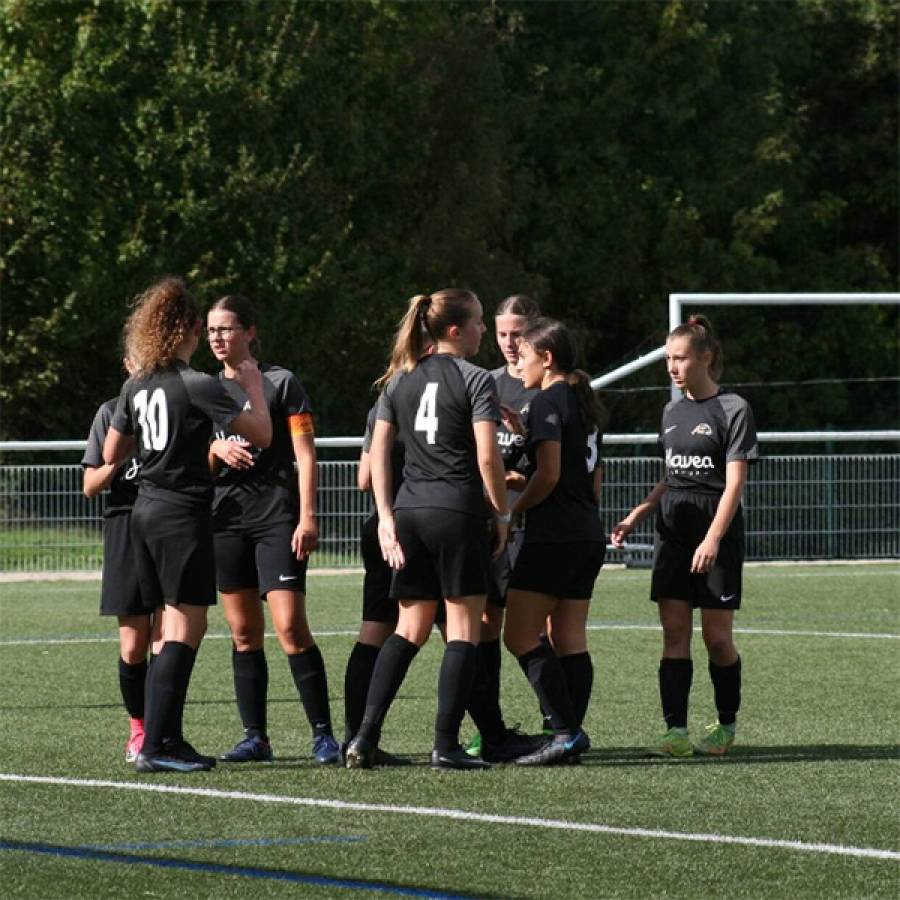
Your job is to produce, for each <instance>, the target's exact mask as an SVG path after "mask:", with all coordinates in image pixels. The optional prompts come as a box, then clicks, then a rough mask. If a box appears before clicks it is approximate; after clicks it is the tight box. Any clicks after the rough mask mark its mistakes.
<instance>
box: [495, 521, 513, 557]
mask: <svg viewBox="0 0 900 900" xmlns="http://www.w3.org/2000/svg"><path fill="white" fill-rule="evenodd" d="M508 540H509V522H501V521H500V520H499V519H498V518H497V517H496V516H495V517H494V552H493V553H492V554H491V559H499V558H500V555H501V554H502V553H503V551H504V550H505V549H506V542H507V541H508Z"/></svg>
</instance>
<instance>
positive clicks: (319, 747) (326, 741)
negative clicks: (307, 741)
mask: <svg viewBox="0 0 900 900" xmlns="http://www.w3.org/2000/svg"><path fill="white" fill-rule="evenodd" d="M313 756H314V757H315V760H316V762H317V763H318V764H319V765H320V766H333V765H337V763H339V762H340V761H341V747H340V744H338V742H337V741H336V740H335V739H334V737H333V736H332V735H330V734H317V735H316V736H315V737H314V738H313Z"/></svg>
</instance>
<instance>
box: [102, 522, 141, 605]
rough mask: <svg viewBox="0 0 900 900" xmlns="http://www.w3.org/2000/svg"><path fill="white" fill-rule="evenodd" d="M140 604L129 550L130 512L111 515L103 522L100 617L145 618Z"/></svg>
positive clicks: (132, 558)
mask: <svg viewBox="0 0 900 900" xmlns="http://www.w3.org/2000/svg"><path fill="white" fill-rule="evenodd" d="M149 614H150V610H148V609H146V608H145V607H144V603H143V601H142V600H141V588H140V585H139V584H138V575H137V569H136V568H135V559H134V551H133V550H132V548H131V511H130V510H126V511H123V512H118V513H113V514H112V515H109V516H107V517H106V518H105V519H104V520H103V578H102V581H101V583H100V615H101V616H146V615H149Z"/></svg>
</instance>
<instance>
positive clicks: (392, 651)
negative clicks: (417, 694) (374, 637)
mask: <svg viewBox="0 0 900 900" xmlns="http://www.w3.org/2000/svg"><path fill="white" fill-rule="evenodd" d="M418 652H419V648H418V646H417V645H416V644H414V643H413V642H412V641H408V640H406V638H403V637H400V635H399V634H392V635H391V636H390V637H389V638H388V639H387V640H386V641H385V642H384V646H383V647H382V648H381V652H380V653H379V654H378V659H377V660H376V662H375V670H374V671H373V672H372V681H371V683H370V684H369V694H368V697H366V711H365V713H364V715H363V720H362V724H361V725H360V726H359V732H358V733H357V737H360V738H362V739H363V740H365V741H367V742H368V743H369V744H371V745H372V746H373V747H377V746H378V741H379V739H380V738H381V725H382V723H383V722H384V717H385V716H386V715H387V711H388V709H389V708H390V705H391V703H393V701H394V697H396V696H397V691H399V690H400V685H401V684H403V679H404V678H406V673H407V671H408V670H409V666H410V664H411V663H412V661H413V659H414V658H415V656H416V654H417V653H418Z"/></svg>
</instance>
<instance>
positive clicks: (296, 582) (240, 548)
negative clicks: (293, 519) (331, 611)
mask: <svg viewBox="0 0 900 900" xmlns="http://www.w3.org/2000/svg"><path fill="white" fill-rule="evenodd" d="M294 530H295V526H294V525H292V524H291V523H290V522H281V523H275V524H274V525H264V526H256V527H254V528H245V529H241V530H236V531H216V533H215V546H216V584H217V585H218V586H219V590H220V591H222V593H223V594H231V593H234V592H235V591H245V590H253V589H256V590H258V591H259V594H260V596H261V597H265V596H266V594H268V592H269V591H294V592H296V593H298V594H304V595H305V594H306V567H307V561H306V560H305V559H304V560H299V559H297V557H296V556H295V555H294V551H293V550H292V549H291V538H292V537H293V535H294Z"/></svg>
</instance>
